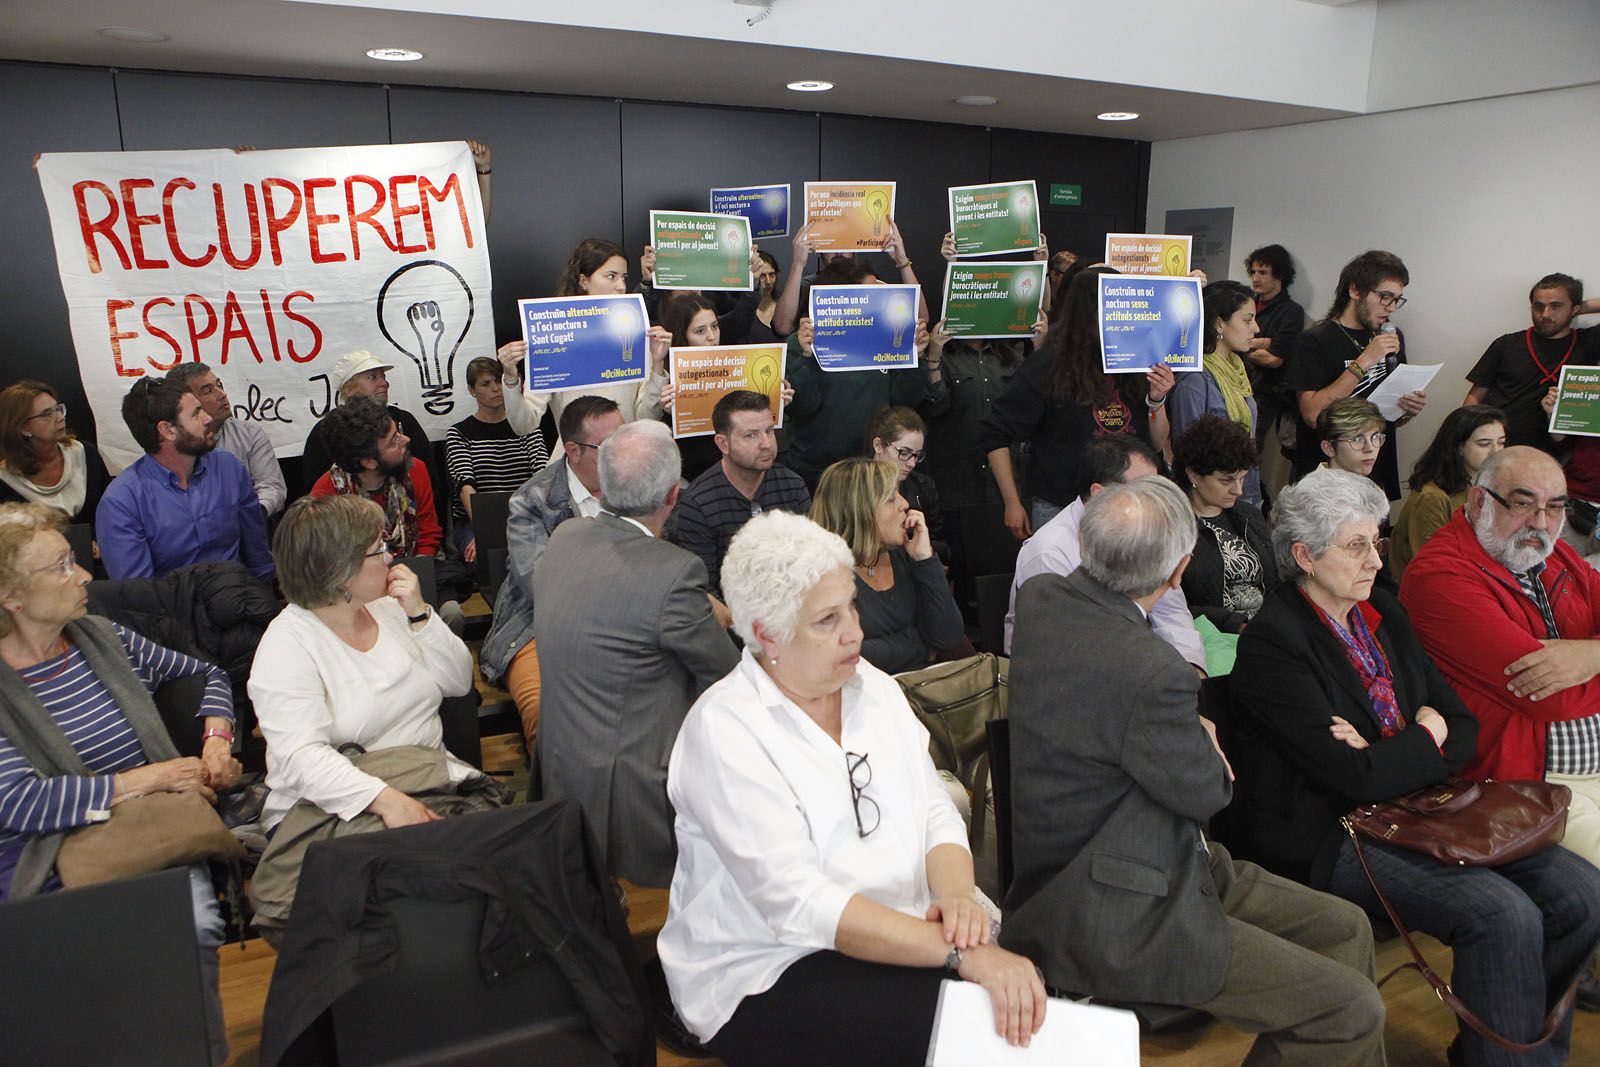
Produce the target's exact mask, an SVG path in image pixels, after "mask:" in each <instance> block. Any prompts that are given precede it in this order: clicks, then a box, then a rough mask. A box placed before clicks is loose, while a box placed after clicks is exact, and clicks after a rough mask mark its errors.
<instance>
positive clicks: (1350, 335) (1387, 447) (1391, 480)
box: [1287, 319, 1406, 500]
mask: <svg viewBox="0 0 1600 1067" xmlns="http://www.w3.org/2000/svg"><path fill="white" fill-rule="evenodd" d="M1372 336H1373V335H1372V331H1371V330H1351V329H1347V328H1346V327H1344V326H1341V325H1339V324H1338V323H1337V322H1335V321H1333V320H1332V319H1323V320H1322V321H1321V322H1318V323H1315V324H1313V325H1311V326H1308V327H1306V328H1305V330H1303V331H1302V332H1301V334H1300V336H1299V337H1298V338H1296V339H1295V347H1294V354H1293V355H1292V356H1290V357H1289V371H1288V374H1287V379H1288V383H1289V391H1290V393H1291V395H1293V396H1294V398H1295V401H1296V403H1297V404H1298V402H1299V398H1300V394H1301V393H1314V392H1317V391H1318V390H1321V389H1326V388H1327V387H1328V386H1329V385H1331V384H1333V381H1334V379H1335V378H1337V377H1339V375H1341V374H1343V373H1344V369H1345V367H1347V366H1348V365H1349V364H1351V363H1352V362H1354V361H1355V358H1356V357H1357V356H1359V355H1361V353H1362V351H1363V350H1364V349H1365V348H1366V347H1367V344H1368V343H1369V342H1370V341H1371V340H1372ZM1405 361H1406V341H1405V337H1404V335H1401V337H1400V351H1399V352H1397V353H1396V354H1394V355H1392V356H1390V357H1389V358H1388V359H1387V360H1386V361H1384V362H1383V363H1380V364H1378V365H1377V366H1375V367H1373V368H1372V369H1371V370H1369V371H1368V372H1367V374H1366V377H1364V378H1362V379H1361V381H1360V383H1359V384H1357V385H1356V387H1355V390H1354V391H1353V392H1352V393H1351V394H1350V395H1351V396H1359V397H1362V398H1363V399H1365V398H1367V397H1370V396H1371V395H1372V391H1373V390H1374V389H1376V388H1377V387H1378V386H1379V384H1380V383H1382V381H1383V380H1384V379H1385V378H1387V377H1388V376H1389V372H1390V371H1392V370H1394V368H1395V367H1397V366H1399V365H1400V364H1401V363H1404V362H1405ZM1299 431H1300V432H1299V437H1298V438H1297V442H1296V447H1295V456H1294V476H1295V477H1296V478H1299V477H1300V476H1301V475H1303V474H1306V473H1308V472H1310V471H1312V470H1315V469H1316V467H1317V465H1318V464H1319V463H1321V462H1322V461H1323V460H1325V459H1327V457H1326V456H1325V455H1323V453H1322V445H1321V443H1320V442H1318V440H1317V431H1316V427H1314V426H1308V425H1306V421H1305V419H1301V420H1300V426H1299ZM1384 432H1386V433H1387V434H1388V435H1389V439H1388V440H1387V441H1385V442H1384V443H1383V448H1382V449H1380V450H1379V452H1378V462H1377V463H1376V464H1375V465H1374V466H1373V468H1372V480H1373V481H1375V482H1377V483H1378V485H1379V486H1381V487H1382V488H1383V491H1384V492H1385V493H1387V494H1388V496H1389V499H1390V500H1399V499H1400V469H1399V462H1398V461H1397V460H1396V458H1395V440H1394V423H1392V422H1391V423H1386V424H1385V425H1384Z"/></svg>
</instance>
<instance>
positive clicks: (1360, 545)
mask: <svg viewBox="0 0 1600 1067" xmlns="http://www.w3.org/2000/svg"><path fill="white" fill-rule="evenodd" d="M1336 547H1337V548H1338V549H1339V551H1341V552H1343V553H1344V554H1345V555H1347V556H1349V557H1350V558H1351V559H1355V560H1362V559H1366V558H1367V556H1368V555H1369V554H1371V553H1372V552H1373V551H1376V552H1377V553H1378V555H1379V556H1380V557H1386V556H1388V555H1389V539H1388V538H1387V537H1379V538H1376V539H1374V540H1372V541H1368V540H1367V539H1366V538H1364V537H1361V538H1357V539H1356V540H1354V541H1351V542H1350V543H1349V544H1344V545H1338V546H1336Z"/></svg>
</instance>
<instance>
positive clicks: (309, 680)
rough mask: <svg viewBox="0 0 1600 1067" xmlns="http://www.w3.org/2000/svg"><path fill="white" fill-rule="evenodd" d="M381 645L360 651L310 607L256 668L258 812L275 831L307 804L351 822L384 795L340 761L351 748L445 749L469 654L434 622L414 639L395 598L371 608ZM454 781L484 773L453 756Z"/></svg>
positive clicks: (276, 634) (280, 631)
mask: <svg viewBox="0 0 1600 1067" xmlns="http://www.w3.org/2000/svg"><path fill="white" fill-rule="evenodd" d="M367 611H368V613H369V614H371V616H372V618H373V620H374V621H375V622H376V623H377V624H378V640H377V643H376V644H374V645H373V646H372V648H371V649H370V650H368V651H366V652H358V651H357V650H356V649H354V648H351V647H350V646H349V645H347V644H345V642H344V641H342V640H340V639H339V637H338V635H336V634H335V633H334V632H333V631H332V630H330V629H328V627H327V625H326V624H324V623H323V621H322V620H321V619H319V618H317V617H316V615H314V614H312V613H311V612H310V611H307V610H306V609H305V608H301V607H296V606H295V605H293V604H290V605H289V606H288V607H286V608H284V609H283V611H282V612H281V613H280V614H279V615H278V617H277V618H276V619H273V620H272V624H271V625H270V626H268V627H267V632H266V633H265V634H263V635H262V637H261V644H260V645H259V646H258V647H257V649H256V658H255V661H254V662H253V663H252V664H251V665H250V686H249V688H250V699H251V701H252V702H254V704H255V709H256V718H257V720H258V721H259V722H260V724H261V734H262V736H263V737H265V738H266V741H267V786H268V788H270V789H271V790H272V792H271V794H270V795H269V796H268V797H267V801H266V804H265V806H264V807H263V810H262V813H261V824H262V825H263V826H264V827H267V828H271V827H273V826H276V825H277V824H278V821H279V820H280V819H282V818H283V816H284V815H285V814H286V813H287V812H288V810H289V809H290V808H291V807H293V806H294V804H295V802H296V801H299V800H309V801H311V802H312V803H313V804H315V805H316V806H317V807H319V808H321V809H323V810H324V811H326V812H329V813H330V814H333V815H337V816H338V817H339V818H341V819H353V818H355V817H356V816H357V815H359V814H361V813H362V812H363V811H365V810H366V808H367V805H369V804H371V803H372V801H373V800H374V799H375V798H376V797H377V795H378V794H379V793H380V792H382V791H383V788H384V782H383V779H381V778H375V777H373V776H372V775H370V774H366V773H364V772H362V771H359V770H357V769H356V768H355V766H354V765H353V764H352V763H351V762H350V761H349V760H348V759H346V758H345V757H344V756H342V755H340V754H339V751H338V748H339V746H340V745H342V744H345V743H347V742H351V741H354V742H355V743H356V744H358V745H360V746H361V747H362V748H364V749H367V750H368V751H372V750H374V749H381V748H397V747H399V746H401V745H428V746H431V747H433V748H437V749H440V750H443V748H444V727H443V725H442V724H441V723H440V721H439V703H440V701H442V700H443V699H444V698H445V697H446V696H460V695H461V694H463V693H465V692H467V690H469V689H471V688H472V653H471V652H469V651H468V650H467V646H466V645H465V644H463V643H462V641H461V639H460V638H459V637H457V636H456V635H455V634H453V633H451V632H450V628H449V627H448V626H446V625H445V623H444V621H443V620H442V619H440V618H439V617H438V616H437V615H434V616H433V617H432V618H430V619H429V620H428V622H427V625H425V626H423V627H422V629H421V630H418V631H416V632H415V633H413V632H412V629H411V624H410V623H408V622H407V621H406V614H405V609H404V608H402V607H401V606H400V604H399V602H398V601H396V600H394V599H392V598H390V597H380V598H378V599H377V600H374V601H372V602H371V603H370V604H368V605H367ZM447 762H448V765H449V768H450V780H451V781H453V782H460V781H464V780H465V779H467V778H470V777H472V776H473V775H475V774H477V773H479V772H478V771H477V770H475V769H474V768H473V767H472V765H471V764H469V763H466V762H464V761H462V760H459V759H457V758H456V757H454V756H450V755H448V754H447Z"/></svg>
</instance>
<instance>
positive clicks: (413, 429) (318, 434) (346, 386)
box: [300, 351, 447, 523]
mask: <svg viewBox="0 0 1600 1067" xmlns="http://www.w3.org/2000/svg"><path fill="white" fill-rule="evenodd" d="M392 370H394V364H392V363H385V362H383V361H382V360H381V359H379V358H378V357H377V356H374V355H373V354H372V353H371V352H366V351H356V352H351V353H349V354H347V355H345V356H344V357H342V358H341V359H340V360H339V362H338V363H335V364H334V366H333V373H332V374H330V375H328V384H329V385H330V386H331V387H332V389H333V402H334V406H335V409H337V407H338V405H341V404H343V403H345V402H346V401H347V400H349V399H351V398H352V397H358V396H364V397H369V398H371V399H373V400H376V401H377V402H378V403H379V404H380V405H382V406H383V407H385V408H387V409H388V411H389V417H390V418H391V419H393V420H394V421H395V425H396V426H398V427H400V432H401V433H402V434H404V435H405V437H406V439H407V440H409V441H412V442H414V448H413V452H414V453H415V454H416V456H417V458H418V459H421V460H422V462H423V464H424V465H425V466H427V468H428V481H429V484H430V485H445V484H447V483H446V482H445V480H444V478H443V474H444V471H443V469H442V468H440V467H439V465H438V462H437V460H436V459H435V458H434V456H433V442H431V441H429V440H428V433H427V431H426V430H424V429H423V428H422V423H420V422H418V421H417V417H416V416H415V415H413V414H411V412H409V411H407V410H406V409H404V408H400V407H395V406H394V405H393V404H390V403H389V374H388V372H389V371H392ZM330 414H331V412H330ZM323 419H324V421H326V419H327V416H326V415H325V416H323ZM333 464H334V459H333V453H332V452H331V451H329V449H328V444H327V440H326V436H325V431H324V427H323V425H322V422H318V423H317V424H316V425H315V426H313V427H311V432H310V433H309V434H307V435H306V444H305V450H304V451H303V452H302V453H301V454H300V495H301V496H304V495H306V494H308V493H310V492H311V488H312V486H314V485H316V484H317V479H318V478H321V477H322V476H323V475H324V474H325V473H327V471H328V468H329V467H332V466H333ZM435 518H437V519H438V520H439V522H441V523H442V522H444V512H443V511H439V512H438V513H437V514H436V515H435Z"/></svg>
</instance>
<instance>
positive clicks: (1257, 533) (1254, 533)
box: [1172, 415, 1278, 634]
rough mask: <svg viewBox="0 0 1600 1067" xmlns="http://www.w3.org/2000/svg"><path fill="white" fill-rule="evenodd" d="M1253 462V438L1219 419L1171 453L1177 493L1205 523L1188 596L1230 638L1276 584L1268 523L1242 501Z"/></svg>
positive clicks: (1183, 438)
mask: <svg viewBox="0 0 1600 1067" xmlns="http://www.w3.org/2000/svg"><path fill="white" fill-rule="evenodd" d="M1255 462H1256V446H1255V442H1254V441H1253V440H1251V438H1250V432H1249V431H1248V430H1246V429H1245V428H1244V427H1243V426H1242V425H1240V424H1239V423H1237V422H1234V421H1233V420H1232V419H1227V418H1223V417H1221V416H1218V415H1202V416H1201V417H1200V418H1198V419H1196V420H1195V421H1194V422H1192V423H1190V425H1189V428H1188V429H1187V430H1185V431H1184V432H1183V433H1181V434H1179V435H1178V439H1177V441H1176V442H1174V443H1173V446H1172V468H1173V470H1175V471H1176V472H1177V481H1178V485H1179V487H1180V488H1182V489H1183V490H1184V491H1185V492H1186V493H1188V495H1189V506H1190V507H1191V508H1193V509H1194V514H1195V518H1196V520H1198V522H1199V531H1198V535H1197V536H1196V538H1195V543H1194V558H1193V559H1191V560H1190V561H1189V566H1188V567H1187V568H1186V569H1185V570H1184V572H1183V595H1184V598H1185V599H1186V600H1188V602H1189V610H1190V611H1191V612H1193V613H1194V615H1195V616H1196V617H1197V618H1198V617H1199V616H1201V615H1204V616H1205V617H1206V618H1208V619H1210V620H1211V622H1212V624H1213V625H1215V626H1216V628H1217V629H1219V630H1221V631H1222V632H1224V633H1230V634H1236V633H1238V632H1240V631H1241V630H1243V629H1244V626H1245V623H1247V622H1249V621H1250V620H1251V619H1252V618H1254V617H1255V614H1256V612H1258V611H1260V610H1261V605H1262V604H1263V603H1264V602H1265V600H1266V598H1267V595H1268V594H1269V593H1271V592H1272V590H1273V587H1275V586H1276V585H1277V584H1278V566H1277V561H1276V560H1275V559H1274V558H1273V554H1272V534H1271V533H1270V532H1269V531H1268V530H1267V520H1266V519H1264V518H1262V517H1261V512H1260V510H1259V509H1257V508H1256V507H1255V506H1254V505H1252V504H1250V503H1249V502H1248V501H1246V500H1245V499H1244V497H1243V495H1242V494H1243V492H1244V483H1245V475H1246V474H1247V473H1249V471H1250V470H1251V469H1252V468H1254V467H1255Z"/></svg>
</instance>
